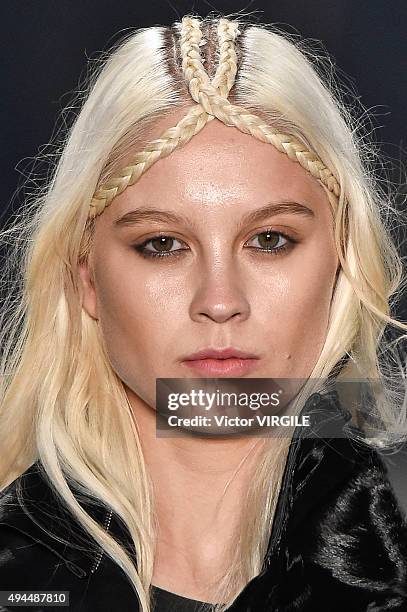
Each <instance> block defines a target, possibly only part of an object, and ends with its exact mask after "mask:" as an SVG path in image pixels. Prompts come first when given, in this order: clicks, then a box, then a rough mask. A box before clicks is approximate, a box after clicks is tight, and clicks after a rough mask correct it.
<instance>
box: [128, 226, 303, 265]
mask: <svg viewBox="0 0 407 612" xmlns="http://www.w3.org/2000/svg"><path fill="white" fill-rule="evenodd" d="M297 242H298V240H296V239H295V238H293V236H291V235H289V234H288V233H287V232H282V231H280V230H276V229H273V228H271V227H269V228H268V229H265V230H262V231H259V232H255V233H254V234H253V235H252V236H251V237H250V238H249V239H248V240H246V241H245V243H244V245H243V246H244V248H247V249H250V250H251V251H252V252H253V253H255V254H258V255H266V256H278V255H280V254H283V253H285V252H287V251H289V250H290V249H292V248H293V246H294V245H295V244H296V243H297ZM132 248H133V249H134V250H135V251H136V253H137V254H138V255H140V256H141V257H143V258H145V259H154V258H163V257H179V256H181V255H183V254H184V253H185V251H189V250H190V249H189V247H188V245H187V244H186V243H185V242H184V241H182V240H181V239H179V238H176V237H175V236H173V235H171V234H170V233H165V232H160V233H157V234H156V235H155V236H151V237H149V238H148V239H146V240H144V241H142V242H140V243H135V244H133V245H132Z"/></svg>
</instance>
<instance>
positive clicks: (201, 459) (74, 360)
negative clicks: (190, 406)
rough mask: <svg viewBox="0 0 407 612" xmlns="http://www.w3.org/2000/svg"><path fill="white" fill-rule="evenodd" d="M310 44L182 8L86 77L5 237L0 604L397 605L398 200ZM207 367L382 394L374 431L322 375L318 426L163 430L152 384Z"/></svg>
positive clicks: (401, 541) (402, 553) (89, 607)
mask: <svg viewBox="0 0 407 612" xmlns="http://www.w3.org/2000/svg"><path fill="white" fill-rule="evenodd" d="M316 60H318V58H315V57H313V55H312V53H311V52H309V51H307V50H306V46H305V45H304V44H303V43H302V42H300V41H298V40H296V39H295V38H291V39H290V38H288V37H287V36H285V35H283V34H282V33H280V32H278V31H277V30H275V29H274V28H273V27H271V26H265V25H261V24H252V23H250V21H249V20H245V19H244V18H243V17H239V18H238V19H236V18H234V17H229V18H226V17H215V16H211V17H209V18H206V19H203V20H201V19H199V18H198V17H196V16H194V15H187V16H185V17H183V18H182V20H180V21H179V22H177V23H175V24H174V25H173V26H172V27H164V26H163V27H160V26H154V27H150V28H144V29H140V30H138V31H136V32H134V33H132V34H131V35H129V36H128V37H127V38H126V40H125V41H123V42H122V44H120V45H119V46H118V47H117V48H116V49H115V50H114V51H112V53H111V54H110V55H109V57H108V58H107V59H106V61H105V62H104V63H103V64H102V65H101V66H100V69H98V70H97V71H95V72H94V73H93V75H92V77H91V79H90V81H89V91H88V93H87V95H86V96H84V97H85V100H84V102H83V105H82V108H81V110H80V112H79V114H78V117H77V119H76V121H75V123H74V125H73V126H72V128H71V129H70V131H69V134H68V137H67V140H66V143H65V144H64V147H63V150H62V153H61V156H60V159H59V161H58V164H57V166H56V168H55V172H54V173H53V175H52V178H51V180H50V182H49V186H48V188H47V189H46V191H44V192H43V193H41V194H40V195H39V196H38V197H37V198H36V199H35V200H33V201H32V202H30V203H29V204H28V205H27V206H25V207H24V209H23V211H21V213H20V218H18V219H17V220H15V221H14V223H13V225H11V226H10V228H8V229H6V230H5V231H4V232H3V243H8V244H9V247H10V255H9V258H8V260H7V265H6V269H5V272H6V274H8V273H10V275H11V278H13V279H14V280H13V282H14V285H13V286H12V287H11V289H10V294H9V298H8V300H7V301H6V304H5V307H4V309H3V312H4V314H3V318H2V322H1V330H2V336H1V341H2V349H3V351H2V388H1V394H2V395H1V411H0V441H1V466H0V468H1V469H0V483H1V486H2V494H1V499H0V552H1V554H0V585H1V589H2V590H3V591H8V592H10V593H8V599H3V600H2V601H1V603H0V605H1V606H3V607H2V608H1V609H5V610H9V609H10V610H11V609H14V607H13V606H14V605H15V604H16V602H17V603H18V601H21V599H20V600H19V599H18V598H19V597H20V598H21V597H22V593H21V592H22V591H25V593H26V602H29V603H30V606H31V608H30V609H33V610H42V609H44V608H45V603H44V599H40V597H41V595H39V594H41V593H42V594H43V597H46V599H45V602H46V605H47V609H48V607H49V608H50V609H59V608H60V607H61V605H62V604H65V605H66V604H67V605H68V609H70V610H75V611H79V610H82V611H96V610H97V611H98V612H99V611H102V610H103V611H109V612H111V611H113V610H120V612H125V611H127V610H128V611H130V610H132V611H135V610H140V611H142V612H150V611H152V610H157V611H163V610H184V611H185V610H195V609H201V610H218V611H220V610H226V609H228V610H233V611H235V612H237V611H241V612H243V611H245V612H249V610H250V611H251V612H254V611H256V612H267V611H269V612H283V611H286V612H288V611H289V610H290V611H294V610H295V611H312V612H318V611H324V612H326V611H327V610H329V611H330V612H335V611H337V612H339V611H341V612H343V610H349V611H351V610H352V611H355V612H356V611H357V612H361V611H362V610H366V611H367V610H369V612H373V611H379V610H400V611H401V610H405V609H406V608H407V527H406V523H405V521H404V517H403V516H402V514H401V512H400V509H399V508H398V506H397V502H396V498H395V496H394V493H393V490H392V488H391V485H390V482H389V480H388V477H387V474H386V469H385V464H384V463H383V460H382V458H381V457H380V452H381V449H384V448H393V447H394V445H395V443H396V442H397V443H398V442H400V441H402V440H403V439H404V438H405V432H406V417H405V410H404V391H405V390H404V386H403V384H402V376H399V372H398V370H397V363H396V362H395V359H394V355H395V354H396V353H395V352H391V351H390V350H387V349H388V348H389V349H390V348H391V347H390V345H389V344H388V343H389V340H388V338H387V339H386V336H385V334H384V331H385V329H392V328H394V329H396V330H397V329H398V330H405V329H406V325H405V324H403V323H401V322H398V321H397V320H395V319H394V318H393V317H392V316H391V311H390V306H391V300H392V299H393V298H394V296H397V291H399V290H400V286H401V280H402V266H401V260H400V257H399V255H398V253H397V249H396V247H395V245H394V244H393V242H392V239H391V235H390V231H389V230H390V226H389V223H388V221H389V219H391V215H390V213H392V212H393V211H392V206H391V204H389V203H388V201H387V200H386V198H385V196H384V193H383V192H382V191H381V190H379V189H378V187H377V185H376V183H375V182H374V180H373V174H372V172H371V168H370V166H369V160H370V159H371V156H370V151H369V150H368V149H366V145H365V143H363V146H362V143H361V142H359V141H358V139H357V137H356V132H355V130H354V125H353V124H352V118H351V117H350V116H349V114H348V111H347V110H346V107H345V106H344V105H343V104H342V103H341V99H340V94H339V93H337V94H336V95H334V92H333V91H331V90H330V89H329V85H328V83H329V81H331V85H332V83H333V82H334V81H332V80H331V79H330V78H329V77H330V75H329V73H327V74H326V75H325V78H324V77H323V75H320V74H319V72H320V68H321V66H322V64H321V63H320V62H319V63H318V62H317V61H316ZM332 89H333V85H332ZM13 242H14V247H13ZM386 343H387V344H386ZM208 376H209V377H214V378H218V377H219V378H233V377H236V378H258V379H272V378H286V379H293V380H294V379H304V380H306V381H318V380H319V381H321V380H324V379H325V380H328V379H334V380H339V379H340V378H342V379H343V380H346V379H352V377H353V378H357V377H358V376H359V377H361V378H363V379H368V380H380V381H382V382H383V383H385V384H384V385H383V387H384V392H383V393H381V394H380V396H379V395H378V398H377V401H375V402H374V403H372V405H371V406H370V405H369V406H368V407H369V410H370V412H371V417H373V418H372V420H371V421H372V423H374V424H376V427H375V428H374V432H373V433H372V431H370V432H369V435H367V432H366V431H363V428H362V424H363V422H364V421H363V419H361V418H360V414H359V412H358V409H357V408H352V407H353V406H354V404H353V403H351V402H349V405H347V406H346V405H345V406H344V403H343V401H340V398H339V395H338V393H337V392H327V393H324V392H321V390H320V391H314V392H313V393H310V394H308V395H307V396H306V399H305V396H303V401H302V404H300V403H298V404H297V415H298V414H300V412H301V414H305V412H303V411H305V410H308V409H311V411H312V410H314V407H316V410H317V412H318V414H319V415H320V417H322V418H321V421H320V422H321V423H322V422H323V421H329V422H330V424H331V427H330V433H329V436H324V435H322V434H321V435H319V436H316V437H313V438H304V439H302V440H301V442H300V443H297V440H296V439H295V438H294V433H295V432H294V433H292V436H288V435H284V436H272V437H270V438H268V437H264V438H262V439H261V438H258V439H254V440H255V441H254V442H253V437H250V436H232V437H226V438H225V437H219V438H216V437H215V438H211V439H208V438H205V437H202V436H188V435H186V436H183V437H158V436H157V435H156V410H155V401H156V400H155V389H156V386H155V385H156V379H159V378H175V379H183V378H205V377H208ZM399 378H400V379H401V382H400V381H399V380H398V379H399ZM304 400H305V401H304ZM366 402H367V400H366ZM363 408H366V406H363ZM345 430H346V431H347V432H348V434H347V435H345V434H344V432H345ZM295 431H297V430H295ZM349 434H351V435H349ZM33 592H37V595H35V594H34V593H33ZM38 593H39V594H38ZM68 595H69V601H68V599H67V597H68ZM3 596H4V598H5V597H6V595H4V594H3ZM10 597H11V598H10ZM35 597H37V599H35Z"/></svg>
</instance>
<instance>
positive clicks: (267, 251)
mask: <svg viewBox="0 0 407 612" xmlns="http://www.w3.org/2000/svg"><path fill="white" fill-rule="evenodd" d="M267 233H271V234H277V235H278V236H282V237H283V238H285V239H286V240H287V242H286V244H284V245H283V246H280V247H277V248H276V247H274V248H272V249H264V248H263V249H262V248H258V247H248V248H251V249H254V250H257V251H260V253H262V254H263V253H264V254H266V255H274V256H276V255H280V254H282V253H284V252H285V251H287V250H288V249H289V248H290V247H292V246H293V244H295V243H296V242H297V241H296V240H294V239H293V238H291V237H290V236H288V235H287V234H285V233H284V232H277V231H273V230H272V229H267V230H264V231H263V232H258V233H257V234H255V235H254V236H253V237H254V238H255V237H257V236H260V235H262V234H267ZM157 238H173V236H170V235H168V234H157V235H156V236H153V237H152V238H149V239H148V240H145V241H144V242H142V243H141V244H136V245H133V248H134V249H135V250H136V251H137V252H138V253H139V254H140V255H141V256H142V257H145V258H146V259H151V258H153V257H170V256H171V257H174V256H179V255H180V254H181V253H182V251H187V250H188V249H185V248H182V249H176V250H175V251H166V252H165V251H162V252H159V251H149V250H148V249H146V248H145V247H146V245H147V244H148V243H149V242H151V241H152V240H155V239H157ZM175 240H177V239H176V238H175ZM250 240H252V238H251V239H250ZM178 242H181V241H178Z"/></svg>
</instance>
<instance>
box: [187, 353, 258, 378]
mask: <svg viewBox="0 0 407 612" xmlns="http://www.w3.org/2000/svg"><path fill="white" fill-rule="evenodd" d="M258 361H259V360H258V359H237V358H235V357H231V358H229V359H191V360H187V361H183V362H182V363H183V364H184V365H186V366H188V367H189V368H191V369H192V370H194V371H196V372H198V373H199V374H206V375H207V376H214V377H216V376H242V375H243V374H247V373H248V372H251V371H252V370H253V369H254V368H256V367H257V365H258Z"/></svg>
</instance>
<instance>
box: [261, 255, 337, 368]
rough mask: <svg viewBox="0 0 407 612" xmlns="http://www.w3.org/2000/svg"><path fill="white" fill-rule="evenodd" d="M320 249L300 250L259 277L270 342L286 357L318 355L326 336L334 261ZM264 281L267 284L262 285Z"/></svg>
mask: <svg viewBox="0 0 407 612" xmlns="http://www.w3.org/2000/svg"><path fill="white" fill-rule="evenodd" d="M325 253H326V254H327V256H326V257H321V250H318V252H317V253H316V252H315V251H314V250H313V249H309V250H308V251H305V250H303V251H302V252H301V256H298V257H293V258H291V259H287V260H286V265H281V266H279V268H278V271H277V272H275V273H273V274H272V275H266V276H265V275H264V274H263V287H264V289H265V291H262V292H261V293H262V296H263V300H262V304H263V306H259V308H261V309H262V312H263V316H262V318H263V320H264V323H265V327H266V328H267V329H269V330H270V332H271V335H270V342H271V343H272V344H273V346H274V347H275V348H276V346H277V344H278V345H279V346H280V347H284V350H285V352H286V353H287V354H290V355H292V356H294V355H300V354H301V355H306V354H308V353H310V352H312V351H316V352H318V347H319V348H322V343H323V340H324V338H325V335H326V331H327V324H328V318H329V311H330V303H331V297H332V289H333V285H334V279H335V271H336V258H335V256H334V254H332V256H331V254H330V253H329V251H325ZM264 278H267V281H266V282H264Z"/></svg>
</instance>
